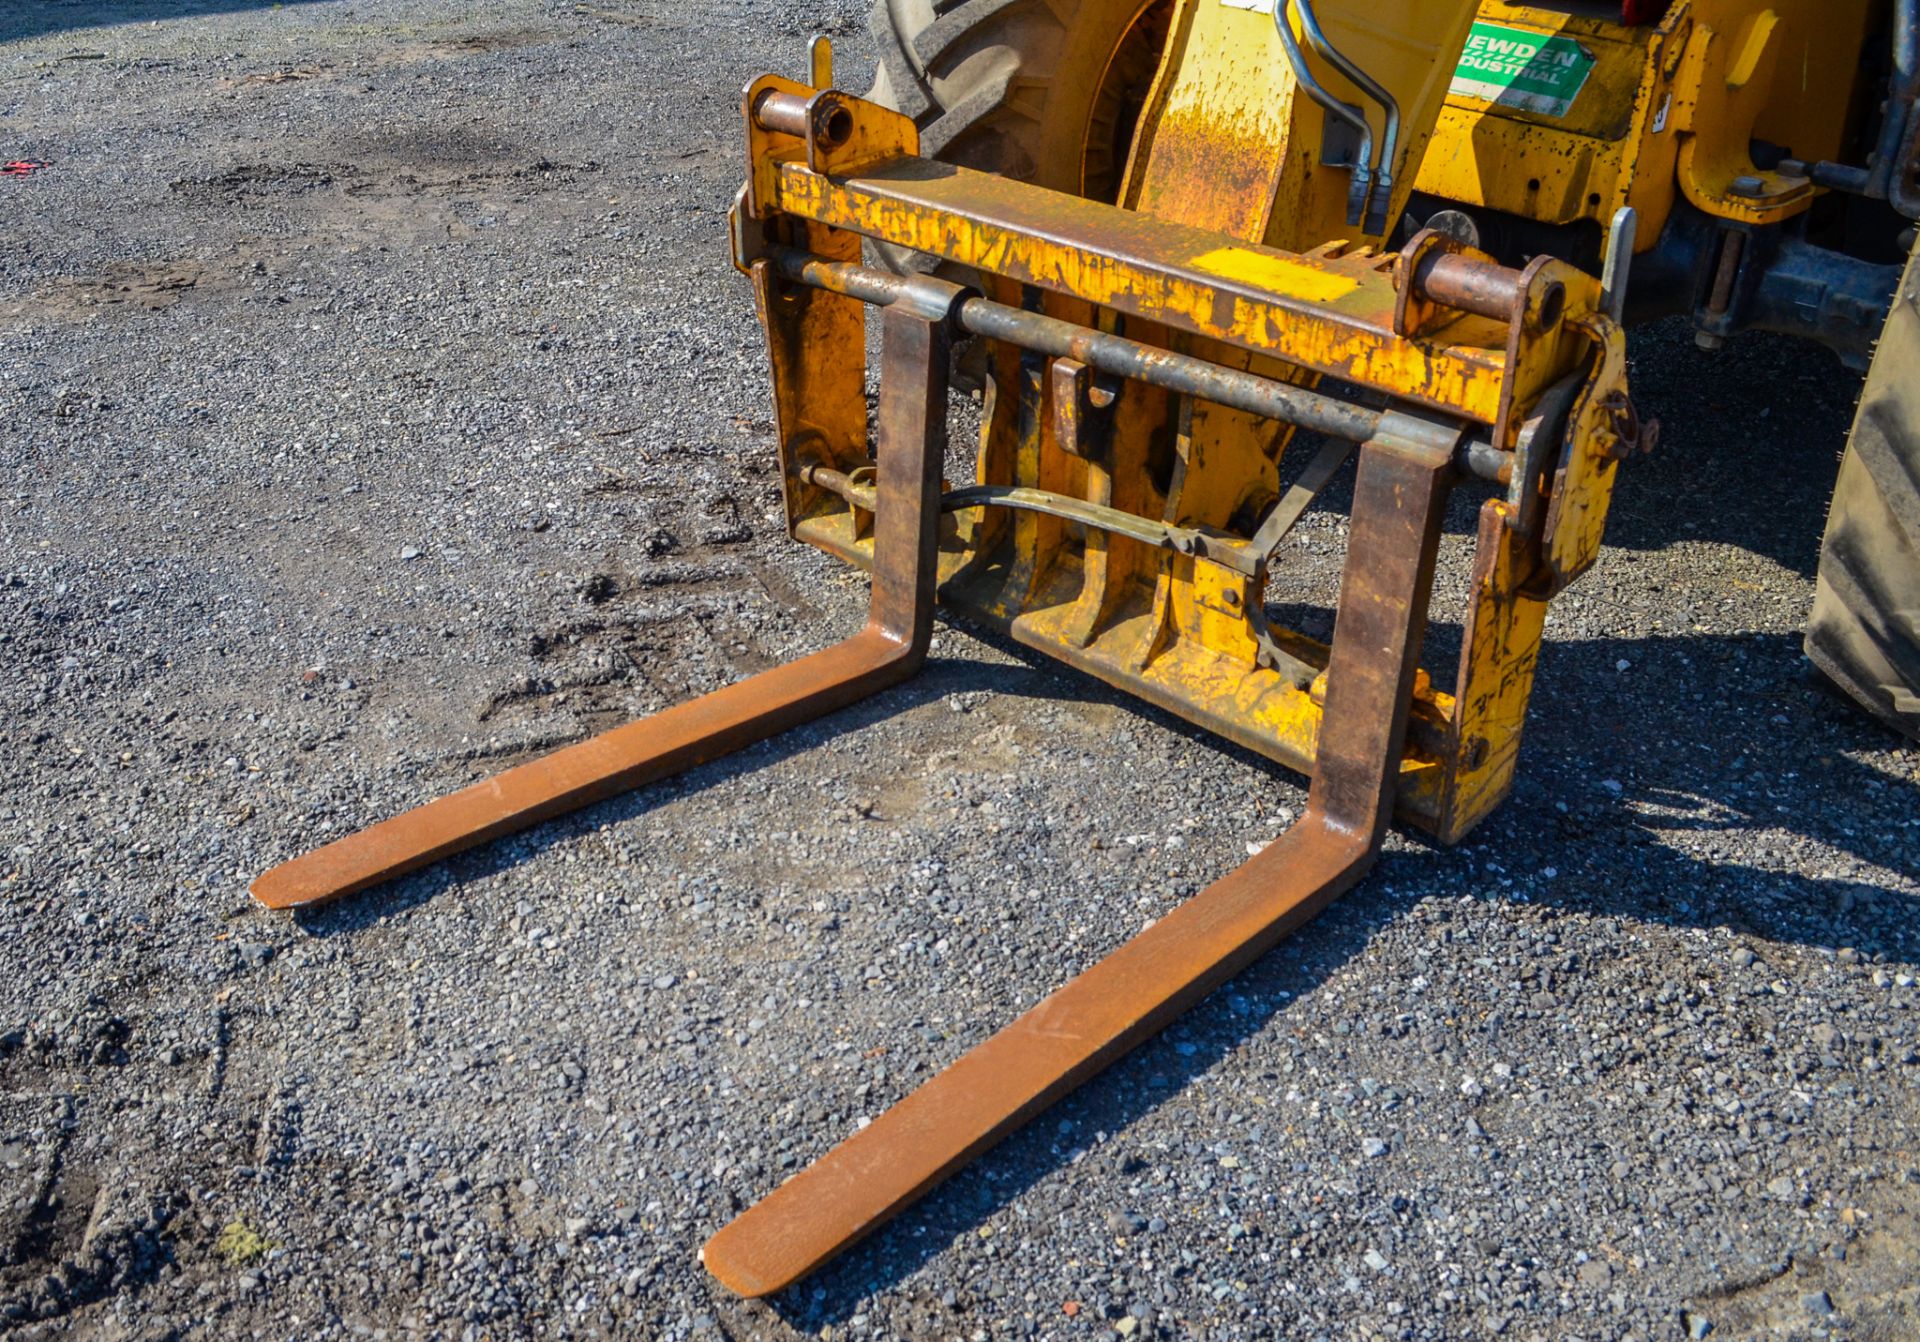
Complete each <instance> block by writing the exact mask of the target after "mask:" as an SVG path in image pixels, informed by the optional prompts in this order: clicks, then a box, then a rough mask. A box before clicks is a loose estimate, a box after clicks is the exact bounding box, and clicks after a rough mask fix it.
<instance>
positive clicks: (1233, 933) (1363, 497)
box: [253, 279, 1461, 1296]
mask: <svg viewBox="0 0 1920 1342" xmlns="http://www.w3.org/2000/svg"><path fill="white" fill-rule="evenodd" d="M896 289H897V293H898V297H896V298H895V299H894V300H893V301H892V302H891V303H890V304H889V305H888V306H887V308H886V310H885V315H884V317H883V319H882V320H883V336H882V358H883V361H884V371H883V377H882V381H881V399H880V412H879V433H878V452H877V456H878V460H879V466H878V471H877V485H876V489H875V493H876V507H875V538H874V557H875V563H874V575H873V594H872V604H871V609H870V613H869V616H868V621H867V624H866V627H865V628H863V629H862V630H861V631H860V632H859V633H858V634H856V635H854V636H853V637H852V638H850V639H848V640H846V641H845V642H843V643H840V644H838V645H837V646H835V647H833V648H829V649H827V650H826V651H824V652H820V653H816V654H814V655H813V656H811V657H806V658H802V659H801V660H799V661H796V662H791V663H788V664H786V665H784V666H780V667H775V668H774V669H772V670H770V671H766V672H762V673H761V674H759V675H757V676H753V677H751V678H749V679H747V680H745V681H741V682H740V683H738V684H736V685H732V686H729V687H727V688H726V689H723V690H719V691H716V692H715V693H713V694H710V695H707V696H705V697H704V698H701V699H696V700H694V701H693V702H691V703H688V704H683V705H680V706H679V707H676V708H670V709H667V710H666V711H664V712H662V713H659V714H656V715H655V716H653V717H650V718H646V719H643V720H641V721H639V722H635V723H631V724H629V725H627V726H625V727H620V728H616V729H615V730H613V731H610V732H607V733H604V734H603V735H600V736H596V737H593V738H591V739H590V740H587V741H583V742H581V743H580V744H578V745H575V746H570V747H567V748H566V749H563V750H560V751H557V752H555V753H554V754H552V755H548V756H546V757H545V758H543V759H539V760H535V761H533V762H532V763H529V764H523V765H521V766H519V767H518V768H515V769H510V770H508V771H507V772H505V773H503V774H501V775H499V776H498V777H496V778H493V779H490V780H488V781H486V782H483V783H477V784H475V785H473V786H472V787H468V788H466V789H463V790H462V791H459V792H456V793H453V794H451V795H450V796H447V797H443V798H441V799H440V800H438V801H434V802H429V803H428V804H426V805H424V806H421V807H418V808H416V809H414V810H411V811H408V812H406V813H404V814H402V815H399V816H395V817H394V818H392V819H390V820H387V821H384V822H382V823H380V824H377V825H374V826H372V827H371V828H369V829H366V830H363V831H361V832H359V833H357V834H353V835H349V836H348V837H346V838H343V839H339V840H336V841H335V842H333V843H331V844H328V845H327V846H326V847H324V848H321V849H318V850H316V851H314V852H312V853H309V854H307V855H305V856H304V857H299V858H296V859H294V860H293V861H291V862H287V863H285V864H283V865H281V866H278V867H275V868H273V869H272V870H270V871H268V872H266V873H265V874H264V875H262V876H261V877H260V878H259V880H257V881H256V882H255V883H254V887H253V893H254V896H255V898H257V899H258V900H260V902H262V903H263V904H266V905H268V906H269V907H272V908H287V907H291V906H295V905H306V904H314V903H320V902H323V901H325V900H329V899H335V898H338V897H340V896H343V895H348V894H352V893H354V892H355V891H359V890H364V889H366V888H368V887H370V886H373V885H376V884H379V883H381V882H383V881H387V880H391V879H393V878H394V877H397V876H399V875H401V874H403V873H405V872H409V871H414V870H417V869H419V868H420V867H423V866H426V865H429V864H431V863H433V862H436V861H438V860H440V859H441V858H444V857H447V856H449V855H451V854H453V853H456V852H459V851H461V850H463V849H466V848H471V847H474V846H475V845H478V844H482V843H485V842H487V841H489V840H491V839H495V838H499V837H501V836H503V835H505V834H509V833H512V832H514V831H516V830H520V829H525V828H527V827H529V826H532V825H535V824H538V823H540V822H541V821H543V820H546V819H548V818H550V817H552V816H555V815H559V814H562V813H564V812H566V811H569V810H573V809H576V808H578V807H581V806H585V805H588V804H591V803H592V802H595V801H598V800H601V799H603V798H606V797H610V796H613V795H615V794H617V793H619V792H622V791H625V790H628V789H630V788H634V787H638V786H640V785H642V784H645V783H649V782H654V781H657V780H659V779H661V778H665V777H668V776H670V775H672V774H675V773H678V772H681V771H682V770H685V769H689V768H692V767H694V766H695V765H698V764H702V763H705V762H706V761H709V760H712V759H716V758H718V757H720V756H722V755H725V754H728V753H730V752H732V751H735V750H739V749H741V748H743V747H744V746H747V745H750V744H752V743H753V742H755V741H759V740H763V739H765V738H766V737H768V736H772V735H774V734H775V733H778V732H781V731H784V730H786V729H787V728H789V727H793V726H796V725H798V724H800V723H802V722H806V721H809V720H810V719H812V718H815V717H819V716H821V715H822V714H825V713H829V712H832V711H833V710H834V709H837V708H841V707H844V706H846V705H848V704H851V703H853V702H855V701H857V700H859V699H862V698H865V697H867V696H868V695H871V694H874V693H877V692H878V691H880V690H882V689H885V688H887V687H889V686H891V685H894V684H897V683H899V682H900V681H902V680H905V679H907V678H908V677H910V676H911V675H913V673H914V672H915V671H917V670H918V669H919V667H920V665H921V663H922V662H923V661H924V660H925V658H926V652H927V645H928V642H929V639H930V636H931V632H932V627H933V609H934V560H935V547H936V543H937V539H938V525H939V516H940V513H939V505H940V490H939V485H940V477H939V467H940V462H941V459H942V455H943V452H944V449H945V443H946V400H947V374H948V363H949V353H948V351H949V342H950V334H949V333H950V330H951V322H950V319H949V314H950V313H951V311H952V309H953V308H954V307H955V306H956V305H957V303H958V302H959V301H962V300H963V296H964V291H962V290H959V289H957V288H955V287H954V286H951V285H947V284H944V283H942V282H940V281H937V280H929V279H921V280H915V281H912V282H910V283H907V284H902V285H898V286H896ZM1460 436H1461V435H1460V431H1459V430H1458V429H1457V428H1453V427H1450V426H1447V425H1444V424H1440V423H1436V422H1434V421H1431V420H1426V419H1422V418H1417V417H1414V416H1411V415H1404V414H1397V413H1388V414H1386V415H1383V416H1381V417H1380V420H1379V421H1378V426H1377V428H1376V430H1375V432H1374V435H1373V437H1372V438H1370V439H1369V440H1368V441H1367V442H1366V443H1364V444H1363V445H1362V447H1361V449H1360V464H1359V471H1358V478H1357V481H1356V484H1355V494H1354V511H1353V515H1354V532H1353V535H1352V538H1351V542H1350V544H1349V549H1348V556H1349V557H1348V560H1347V564H1346V569H1345V572H1344V574H1343V577H1342V579H1341V589H1340V597H1341V600H1340V614H1339V617H1338V623H1337V625H1336V628H1335V633H1334V641H1333V654H1332V662H1331V664H1330V666H1329V668H1328V684H1327V706H1326V719H1325V723H1324V726H1323V727H1322V735H1321V744H1320V753H1319V763H1318V765H1317V767H1316V769H1315V771H1314V776H1313V782H1312V787H1311V790H1310V794H1309V799H1308V804H1307V808H1306V811H1305V814H1304V815H1303V816H1302V817H1301V819H1300V821H1299V822H1298V823H1297V824H1296V825H1294V827H1293V828H1292V829H1291V830H1289V831H1288V832H1287V833H1286V834H1285V835H1283V836H1282V837H1281V838H1280V839H1279V840H1278V841H1277V842H1275V843H1273V844H1271V845H1270V846H1268V847H1267V848H1266V849H1265V850H1263V851H1262V852H1261V853H1260V855H1259V856H1257V857H1255V858H1254V859H1253V860H1252V861H1250V862H1248V863H1247V864H1246V865H1244V866H1242V867H1240V868H1239V869H1238V870H1236V871H1234V872H1232V873H1230V874H1229V875H1227V876H1225V877H1223V878H1222V879H1220V880H1218V881H1215V882H1214V883H1213V884H1212V885H1210V886H1208V887H1207V888H1206V889H1205V890H1203V891H1202V892H1201V893H1200V894H1198V895H1197V896H1195V897H1194V898H1192V899H1190V900H1189V901H1187V903H1185V904H1184V905H1182V906H1181V907H1180V908H1179V909H1177V910H1176V911H1174V912H1173V913H1172V914H1170V915H1168V916H1167V917H1166V918H1163V919H1161V920H1160V921H1159V922H1158V923H1156V924H1154V926H1153V927H1151V928H1149V929H1148V930H1147V931H1145V932H1142V933H1141V934H1140V935H1138V936H1136V937H1135V938H1133V939H1132V940H1131V941H1129V942H1127V943H1126V944H1125V945H1123V946H1121V947H1120V948H1119V949H1118V950H1117V951H1115V952H1114V953H1113V954H1111V955H1109V956H1108V957H1107V958H1106V959H1104V960H1102V961H1100V962H1099V963H1097V964H1095V965H1094V966H1093V967H1092V968H1090V969H1088V970H1087V971H1085V972H1084V973H1082V974H1081V975H1080V976H1079V977H1077V978H1075V979H1073V980H1072V981H1071V982H1069V983H1068V984H1067V985H1066V986H1065V987H1063V988H1061V989H1059V990H1058V991H1057V992H1055V993H1054V994H1052V995H1051V996H1050V997H1048V998H1046V999H1045V1000H1044V1001H1042V1002H1041V1003H1040V1004H1039V1005H1037V1006H1035V1007H1034V1008H1033V1009H1032V1010H1030V1011H1028V1012H1027V1013H1026V1014H1025V1015H1023V1016H1021V1017H1020V1018H1019V1019H1018V1020H1016V1021H1014V1022H1013V1023H1012V1024H1011V1025H1009V1026H1007V1027H1006V1028H1005V1029H1004V1030H1002V1031H1000V1032H999V1033H998V1034H996V1035H994V1036H993V1037H992V1038H990V1039H988V1040H987V1041H986V1042H985V1043H983V1044H981V1045H979V1046H978V1047H977V1048H975V1049H973V1050H972V1051H971V1052H969V1053H967V1054H966V1055H964V1056H963V1057H961V1058H960V1059H959V1060H958V1061H956V1062H955V1063H953V1065H952V1066H950V1067H948V1068H947V1069H946V1070H944V1071H942V1072H941V1073H940V1074H939V1075H937V1076H935V1077H934V1078H933V1079H932V1080H931V1081H929V1082H928V1083H927V1084H925V1085H924V1086H922V1087H921V1088H920V1089H919V1090H917V1091H915V1092H914V1093H913V1094H911V1095H909V1096H908V1097H907V1098H906V1099H904V1100H902V1101H901V1102H900V1103H899V1104H897V1105H895V1106H894V1107H893V1108H892V1109H890V1110H888V1111H887V1112H886V1113H884V1114H882V1115H881V1116H880V1117H879V1119H877V1120H876V1121H875V1122H874V1123H872V1124H871V1125H870V1126H868V1127H867V1128H865V1129H864V1130H862V1131H861V1132H859V1133H858V1134H856V1135H855V1136H854V1137H852V1138H851V1139H849V1140H848V1141H846V1142H844V1143H842V1144H841V1145H840V1146H839V1147H837V1148H835V1149H834V1150H833V1151H831V1152H829V1153H828V1154H827V1155H826V1156H825V1157H823V1158H822V1159H821V1160H819V1161H818V1162H816V1163H815V1164H814V1165H812V1166H811V1167H809V1168H808V1169H806V1170H804V1171H803V1172H802V1173H801V1174H800V1175H798V1176H797V1177H795V1178H794V1179H792V1180H790V1181H789V1182H787V1183H786V1184H784V1185H782V1186H781V1187H780V1188H777V1189H775V1190H774V1191H773V1192H772V1193H771V1194H769V1195H768V1196H767V1197H766V1198H765V1199H763V1200H762V1201H761V1202H760V1203H758V1204H756V1205H755V1206H754V1207H752V1208H751V1209H749V1210H748V1211H747V1212H746V1213H744V1214H743V1215H741V1216H740V1217H739V1218H738V1219H736V1220H735V1221H733V1222H732V1223H731V1224H730V1225H728V1226H727V1227H726V1228H724V1229H723V1230H721V1231H720V1233H719V1234H717V1235H715V1236H714V1237H713V1239H712V1240H711V1241H709V1242H708V1243H707V1245H706V1247H705V1248H704V1249H703V1250H702V1251H701V1258H702V1261H704V1262H705V1264H706V1265H707V1267H708V1269H709V1270H710V1271H712V1272H713V1274H714V1275H715V1276H716V1277H718V1278H719V1279H720V1280H721V1281H722V1282H724V1283H725V1284H726V1285H727V1286H728V1287H730V1288H731V1289H733V1290H734V1291H736V1292H738V1293H740V1294H741V1295H746V1296H762V1295H767V1294H770V1293H771V1292H774V1291H777V1290H780V1289H781V1288H783V1287H785V1286H788V1285H791V1284H792V1283H793V1282H795V1281H798V1280H799V1279H800V1278H802V1277H804V1276H806V1275H807V1274H808V1273H810V1272H812V1271H813V1270H815V1269H816V1268H818V1267H820V1266H821V1265H822V1264H824V1263H825V1262H827V1260H829V1259H831V1258H833V1257H834V1256H835V1255H837V1254H839V1253H840V1252H842V1251H843V1250H845V1249H847V1248H848V1247H850V1246H851V1245H853V1244H854V1243H856V1242H857V1241H859V1240H860V1239H862V1238H864V1237H865V1236H866V1235H867V1234H869V1233H871V1232H872V1231H873V1230H875V1229H877V1228H878V1227H879V1226H880V1225H882V1224H883V1223H884V1222H885V1221H887V1220H888V1219H889V1218H890V1217H891V1216H893V1215H894V1214H896V1213H898V1212H899V1211H901V1210H902V1209H903V1208H905V1207H907V1206H908V1205H910V1204H911V1203H912V1202H914V1201H915V1200H916V1199H918V1198H919V1197H920V1196H921V1195H922V1194H924V1193H926V1192H927V1191H928V1190H929V1189H930V1188H932V1187H933V1186H934V1185H935V1184H937V1183H939V1182H940V1181H941V1180H942V1179H944V1178H945V1177H946V1176H947V1175H948V1174H950V1173H952V1172H953V1171H954V1170H956V1169H958V1168H959V1167H960V1166H962V1165H964V1164H966V1163H967V1162H968V1161H970V1160H971V1159H973V1158H974V1157H975V1156H976V1155H978V1154H980V1153H981V1152H982V1151H984V1150H986V1149H987V1148H988V1147H989V1146H991V1145H993V1144H994V1143H995V1142H997V1141H999V1140H1000V1139H1001V1138H1002V1137H1004V1136H1006V1135H1007V1134H1009V1133H1010V1132H1012V1131H1013V1130H1014V1129H1016V1128H1018V1127H1019V1126H1021V1125H1022V1124H1023V1123H1025V1122H1026V1121H1027V1120H1028V1119H1029V1118H1031V1117H1033V1116H1034V1115H1035V1114H1037V1113H1038V1112H1040V1111H1041V1110H1042V1109H1045V1108H1046V1107H1047V1106H1048V1105H1049V1104H1051V1103H1052V1102H1053V1101H1055V1100H1056V1099H1058V1098H1060V1097H1061V1096H1062V1095H1065V1094H1066V1093H1067V1092H1068V1091H1070V1090H1072V1089H1074V1088H1075V1087H1076V1086H1078V1085H1080V1084H1081V1083H1082V1082H1084V1081H1086V1080H1087V1079H1088V1078H1090V1077H1091V1076H1093V1075H1094V1074H1096V1073H1097V1072H1099V1071H1100V1070H1102V1069H1103V1068H1105V1067H1106V1066H1108V1065H1109V1064H1110V1063H1112V1062H1113V1061H1115V1060H1116V1059H1117V1058H1119V1057H1120V1056H1121V1055H1122V1054H1124V1053H1126V1052H1127V1051H1129V1050H1130V1049H1132V1048H1133V1047H1134V1046H1136V1045H1137V1044H1139V1043H1141V1042H1142V1041H1144V1040H1146V1039H1148V1038H1149V1037H1151V1036H1152V1035H1154V1034H1156V1033H1158V1032H1159V1031H1160V1030H1161V1029H1163V1028H1164V1027H1165V1026H1166V1025H1167V1024H1168V1023H1170V1022H1171V1021H1172V1020H1173V1019H1174V1018H1175V1017H1177V1016H1179V1015H1180V1014H1181V1013H1182V1012H1183V1011H1185V1010H1186V1009H1187V1008H1188V1007H1189V1006H1191V1005H1192V1004H1193V1003H1195V1002H1196V1001H1198V1000H1199V999H1200V998H1202V997H1204V996H1205V995H1206V994H1207V993H1209V992H1211V991H1212V990H1213V989H1214V988H1216V987H1218V986H1219V985H1220V984H1221V983H1223V982H1225V981H1226V980H1227V979H1228V978H1230V977H1232V976H1233V975H1234V974H1236V973H1238V972H1239V971H1240V970H1241V969H1242V968H1244V967H1245V966H1246V965H1248V964H1249V963H1251V962H1252V961H1253V960H1254V959H1256V958H1257V957H1258V956H1259V955H1260V954H1262V953H1263V952H1264V951H1266V950H1267V949H1268V948H1269V947H1271V946H1272V945H1273V944H1274V943H1275V942H1276V941H1278V940H1279V939H1280V938H1281V937H1283V936H1285V935H1286V934H1287V933H1289V932H1291V931H1292V930H1293V929H1294V928H1296V927H1298V926H1299V925H1300V924H1302V923H1304V922H1306V921H1307V920H1308V919H1309V918H1311V917H1313V915H1314V914H1316V913H1318V912H1319V911H1320V910H1321V909H1322V908H1323V907H1325V906H1326V904H1327V903H1329V902H1330V901H1331V900H1333V899H1334V898H1335V897H1336V896H1338V895H1340V894H1342V893H1344V892H1345V891H1346V890H1348V889H1349V888H1351V887H1352V886H1353V884H1354V883H1355V882H1356V881H1358V880H1359V879H1360V878H1361V876H1363V875H1364V874H1365V872H1366V870H1367V868H1368V867H1369V866H1370V865H1371V864H1372V862H1373V859H1374V857H1375V855H1376V854H1377V853H1378V852H1379V849H1380V842H1381V838H1382V836H1383V835H1384V834H1385V832H1386V826H1387V821H1388V818H1389V816H1390V815H1391V812H1392V787H1393V781H1394V776H1395V773H1396V772H1397V769H1398V765H1399V760H1400V750H1401V745H1402V743H1403V741H1404V739H1405V736H1406V727H1407V714H1408V705H1409V702H1410V699H1411V691H1412V687H1413V677H1414V670H1415V667H1416V665H1417V663H1418V660H1419V651H1420V639H1421V634H1422V632H1423V630H1424V626H1425V614H1426V609H1427V598H1428V593H1429V590H1430V588H1431V585H1432V580H1433V565H1434V555H1435V552H1436V549H1437V546H1438V541H1439V534H1440V518H1441V513H1442V510H1443V506H1444V503H1445V499H1446V495H1447V492H1448V486H1449V485H1450V483H1451V481H1452V478H1453V474H1454V469H1455V466H1454V462H1455V456H1456V453H1457V451H1458V448H1459V443H1460Z"/></svg>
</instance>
